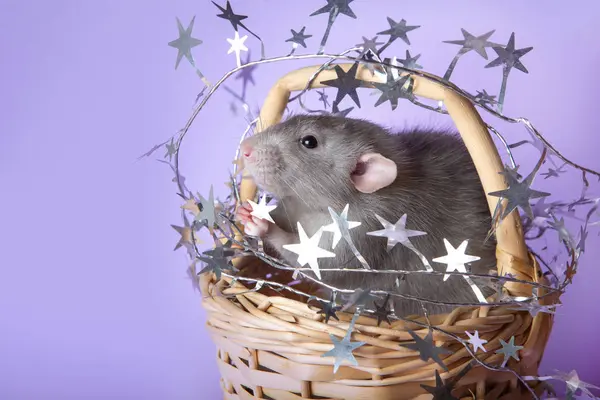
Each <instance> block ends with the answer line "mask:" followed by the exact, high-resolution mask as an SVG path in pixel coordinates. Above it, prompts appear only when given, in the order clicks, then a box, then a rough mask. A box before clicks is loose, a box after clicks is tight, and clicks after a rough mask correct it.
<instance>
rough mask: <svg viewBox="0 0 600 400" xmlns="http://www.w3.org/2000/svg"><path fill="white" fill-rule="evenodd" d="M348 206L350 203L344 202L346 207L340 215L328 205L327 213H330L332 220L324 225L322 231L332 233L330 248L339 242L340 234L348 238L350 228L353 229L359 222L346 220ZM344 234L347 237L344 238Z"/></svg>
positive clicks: (333, 247)
mask: <svg viewBox="0 0 600 400" xmlns="http://www.w3.org/2000/svg"><path fill="white" fill-rule="evenodd" d="M349 207H350V204H346V207H344V210H343V211H342V213H341V214H340V215H337V214H336V213H335V211H333V210H332V209H331V207H328V208H329V214H330V215H331V218H332V219H333V222H332V223H331V224H329V225H326V226H324V227H323V232H331V233H333V243H332V245H331V248H332V249H335V247H336V246H337V244H338V243H339V241H340V239H341V238H342V236H343V237H344V239H346V240H350V237H349V236H350V232H349V231H350V229H354V228H356V227H357V226H360V222H355V221H348V208H349ZM346 235H348V237H347V238H346Z"/></svg>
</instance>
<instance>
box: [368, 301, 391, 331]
mask: <svg viewBox="0 0 600 400" xmlns="http://www.w3.org/2000/svg"><path fill="white" fill-rule="evenodd" d="M389 301H390V295H389V293H388V294H387V295H386V296H385V300H384V301H383V303H382V304H381V305H379V304H377V302H375V301H374V302H373V305H374V306H375V311H373V313H372V314H371V315H373V316H375V317H377V326H379V324H381V323H382V322H383V321H385V322H387V324H388V325H389V326H392V323H391V322H390V316H391V315H392V314H393V313H392V311H391V310H389V309H388V303H389Z"/></svg>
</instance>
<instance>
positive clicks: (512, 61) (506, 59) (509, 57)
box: [485, 32, 533, 74]
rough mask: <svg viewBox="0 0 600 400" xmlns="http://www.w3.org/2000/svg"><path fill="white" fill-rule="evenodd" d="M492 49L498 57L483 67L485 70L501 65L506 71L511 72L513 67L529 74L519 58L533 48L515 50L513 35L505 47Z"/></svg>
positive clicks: (513, 34)
mask: <svg viewBox="0 0 600 400" xmlns="http://www.w3.org/2000/svg"><path fill="white" fill-rule="evenodd" d="M492 49H493V50H494V51H495V52H496V54H497V55H498V58H496V59H495V60H494V61H492V62H491V63H489V64H488V65H486V66H485V68H491V67H497V66H499V65H503V66H504V68H506V69H507V70H511V69H512V68H513V67H514V68H516V69H518V70H519V71H521V72H525V73H526V74H528V73H529V71H527V68H525V66H524V65H523V64H522V63H521V60H520V58H521V57H523V56H524V55H525V54H527V53H529V52H530V51H531V50H532V49H533V47H526V48H523V49H519V50H515V33H514V32H513V33H512V34H511V35H510V39H509V40H508V44H507V45H506V46H505V47H500V46H495V47H492Z"/></svg>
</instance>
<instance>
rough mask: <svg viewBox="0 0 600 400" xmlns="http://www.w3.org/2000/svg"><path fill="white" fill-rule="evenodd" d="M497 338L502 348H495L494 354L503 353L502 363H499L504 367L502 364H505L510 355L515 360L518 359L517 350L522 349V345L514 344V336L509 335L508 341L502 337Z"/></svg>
mask: <svg viewBox="0 0 600 400" xmlns="http://www.w3.org/2000/svg"><path fill="white" fill-rule="evenodd" d="M499 340H500V344H501V345H502V348H501V349H498V350H496V354H504V360H503V361H502V365H501V366H502V368H504V366H505V365H506V363H507V362H508V360H509V359H510V358H511V357H512V358H514V359H515V360H517V361H520V359H519V353H518V352H519V350H521V349H523V346H516V345H515V337H514V336H511V337H510V340H509V341H508V343H506V342H505V341H504V340H502V339H499Z"/></svg>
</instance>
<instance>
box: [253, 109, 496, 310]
mask: <svg viewBox="0 0 600 400" xmlns="http://www.w3.org/2000/svg"><path fill="white" fill-rule="evenodd" d="M309 134H310V135H314V136H315V137H316V138H317V140H318V146H317V147H316V148H315V149H307V148H305V147H303V146H302V145H301V144H300V139H301V138H302V137H303V136H306V135H309ZM247 140H248V143H249V144H250V145H251V146H252V147H253V153H252V154H253V157H254V160H255V161H254V162H252V163H249V164H248V165H247V166H246V168H247V169H248V171H249V172H250V174H251V175H253V177H254V179H255V181H256V183H257V184H258V185H259V186H260V187H262V188H263V189H265V190H266V191H268V192H270V193H272V194H273V195H275V196H276V198H277V199H278V207H277V209H275V210H274V211H273V212H272V213H271V215H272V217H273V219H274V221H275V223H276V225H277V226H279V227H280V228H282V229H283V230H284V231H286V232H288V234H282V233H283V232H281V230H277V229H270V230H269V233H267V235H266V236H265V237H264V238H263V240H264V241H265V243H266V244H267V245H269V246H270V247H271V248H272V249H274V250H275V251H276V252H278V253H279V254H280V256H282V257H284V258H285V259H286V260H288V261H289V262H290V263H292V265H295V262H296V259H297V255H296V254H294V253H291V252H289V251H287V250H284V249H283V248H282V245H283V244H291V243H298V236H297V224H296V222H297V221H300V223H301V224H302V227H303V228H304V230H305V231H306V233H307V234H308V235H309V237H310V236H312V235H313V234H315V232H316V231H317V230H318V229H319V228H320V227H321V226H323V225H328V224H330V223H331V222H332V220H331V217H330V214H329V212H328V210H327V207H328V206H330V207H332V208H333V209H334V211H336V212H337V213H338V214H339V213H341V212H342V210H343V208H344V206H345V205H346V204H349V205H350V207H349V214H348V220H349V221H360V222H361V223H362V224H361V226H359V227H357V228H354V229H352V230H350V233H351V236H352V240H353V242H354V244H355V245H356V247H357V248H358V250H359V252H360V253H361V254H362V255H363V256H364V257H365V259H366V260H367V262H368V263H369V265H370V266H371V268H373V269H405V270H423V269H424V268H423V264H422V263H421V261H420V260H419V259H418V257H417V256H416V255H415V254H414V253H413V252H412V251H410V250H409V249H407V248H405V247H404V246H403V245H402V244H397V245H396V246H395V247H394V248H393V249H392V250H391V251H390V252H388V251H387V250H386V245H387V238H385V237H383V238H382V237H374V236H369V235H366V233H367V232H371V231H376V230H381V229H383V226H382V225H381V224H380V223H379V221H378V220H377V219H376V217H375V214H378V215H379V216H381V217H383V218H384V219H386V220H387V221H389V222H391V223H392V224H395V223H396V222H397V220H398V219H399V218H400V217H401V216H402V215H403V214H407V229H412V230H418V231H423V232H427V235H423V236H416V237H411V238H410V240H411V242H412V243H413V245H414V246H415V247H416V248H417V249H418V250H419V251H420V252H421V253H423V254H424V255H425V257H427V259H428V260H429V262H430V264H431V266H432V267H433V268H434V269H435V270H437V271H445V268H446V265H445V264H439V263H435V262H433V261H431V260H432V259H433V258H436V257H441V256H444V255H446V254H447V252H446V249H445V246H444V243H443V239H444V238H446V239H447V240H448V241H449V242H450V244H452V246H454V247H455V248H456V247H458V246H459V245H460V243H461V242H462V241H464V240H467V239H468V240H469V244H468V247H467V251H466V253H467V254H469V255H475V256H479V257H481V260H479V261H476V262H473V263H471V264H470V271H471V272H473V273H484V274H487V273H489V271H490V269H491V268H495V242H494V240H493V238H492V239H491V240H489V241H488V242H487V243H484V241H485V238H486V235H487V233H488V230H489V228H490V226H491V217H490V214H489V210H488V205H487V202H486V199H485V195H484V191H483V189H482V186H481V183H480V180H479V177H478V175H477V172H476V170H475V167H474V165H473V162H472V160H471V157H470V156H469V154H468V152H467V150H466V147H465V146H464V144H463V142H462V140H461V139H460V137H459V136H457V135H456V134H452V133H449V132H443V131H434V130H413V131H408V132H402V133H400V134H390V133H389V132H388V131H386V130H385V129H383V128H381V127H380V126H378V125H375V124H373V123H371V122H368V121H364V120H357V119H351V118H343V117H333V116H305V115H300V116H294V117H291V118H289V119H288V120H286V121H285V122H282V123H280V124H277V125H275V126H272V127H270V128H268V129H266V130H265V131H264V132H261V133H260V134H258V135H256V136H253V137H251V138H250V139H247ZM369 152H375V153H380V154H382V155H383V156H385V157H387V158H389V159H391V160H393V161H394V162H396V164H397V166H398V176H397V178H396V180H395V182H394V183H393V184H392V185H390V186H388V187H386V188H383V189H381V190H379V191H377V192H375V193H371V194H365V193H361V192H359V191H358V190H356V188H355V187H354V185H353V183H352V181H351V174H352V172H353V171H354V169H355V167H356V164H357V160H358V157H359V156H360V155H362V154H365V153H369ZM332 236H333V235H332V234H331V233H328V232H325V233H323V237H322V239H321V244H320V247H322V248H324V249H326V250H329V251H332V250H331V241H332ZM333 251H334V252H335V253H336V257H335V258H321V259H319V266H320V268H322V269H323V268H336V267H342V266H347V267H351V268H361V265H360V263H359V262H358V260H356V258H355V257H354V255H353V254H352V252H351V250H350V248H349V246H348V245H347V244H346V242H345V241H344V240H343V239H342V240H340V242H339V243H338V245H337V247H336V248H335V250H333ZM468 267H469V266H468ZM468 270H469V269H468ZM322 278H323V281H324V282H326V283H329V284H331V285H333V286H336V287H339V288H346V289H355V288H359V287H360V288H363V289H366V288H370V289H373V290H375V289H380V290H386V291H396V292H398V291H400V292H401V293H406V294H410V295H414V296H418V297H421V298H426V299H431V300H437V301H444V302H477V299H476V297H475V295H474V294H473V292H472V290H471V289H470V288H469V286H468V284H467V283H466V281H465V280H464V279H463V278H462V277H461V276H456V275H455V276H450V277H449V278H448V280H447V281H446V282H443V281H442V276H433V275H426V274H410V275H408V276H407V278H406V281H405V282H402V283H401V285H400V288H396V286H395V276H394V275H389V274H384V275H382V274H369V273H361V272H342V273H340V272H334V273H331V272H330V273H326V272H322ZM475 281H476V282H478V283H479V284H478V286H479V287H480V288H482V289H483V287H482V284H481V283H482V281H481V280H479V281H478V280H476V279H475ZM484 293H485V292H484ZM426 307H427V309H428V311H430V312H447V311H448V307H444V306H435V305H433V304H426ZM395 309H396V313H398V314H400V315H409V314H418V313H421V305H420V304H419V302H416V301H411V300H396V301H395Z"/></svg>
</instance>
